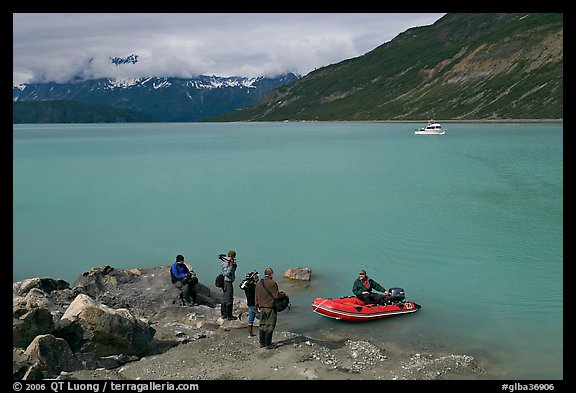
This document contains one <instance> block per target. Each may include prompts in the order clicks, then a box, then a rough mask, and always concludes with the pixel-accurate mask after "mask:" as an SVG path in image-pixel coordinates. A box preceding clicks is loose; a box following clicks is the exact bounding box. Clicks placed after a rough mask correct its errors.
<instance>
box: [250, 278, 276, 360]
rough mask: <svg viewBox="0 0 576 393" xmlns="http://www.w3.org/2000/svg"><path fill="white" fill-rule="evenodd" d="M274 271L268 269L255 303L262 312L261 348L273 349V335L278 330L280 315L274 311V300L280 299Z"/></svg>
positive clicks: (258, 289)
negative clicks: (277, 324)
mask: <svg viewBox="0 0 576 393" xmlns="http://www.w3.org/2000/svg"><path fill="white" fill-rule="evenodd" d="M273 274H274V271H273V270H272V268H270V267H267V268H266V269H265V270H264V278H263V279H262V280H260V281H259V282H258V285H256V292H255V302H256V307H258V309H259V310H260V327H259V336H258V339H259V341H260V348H263V347H266V348H267V349H272V348H274V347H275V346H274V345H273V344H272V334H273V333H274V329H275V328H276V320H277V317H278V313H277V312H276V310H275V309H274V299H276V298H277V297H278V284H277V283H276V281H274V279H273V278H272V275H273Z"/></svg>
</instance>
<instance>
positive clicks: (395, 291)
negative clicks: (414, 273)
mask: <svg viewBox="0 0 576 393" xmlns="http://www.w3.org/2000/svg"><path fill="white" fill-rule="evenodd" d="M388 293H389V294H390V301H392V302H401V301H402V300H404V297H405V296H404V289H402V288H390V289H389V290H388Z"/></svg>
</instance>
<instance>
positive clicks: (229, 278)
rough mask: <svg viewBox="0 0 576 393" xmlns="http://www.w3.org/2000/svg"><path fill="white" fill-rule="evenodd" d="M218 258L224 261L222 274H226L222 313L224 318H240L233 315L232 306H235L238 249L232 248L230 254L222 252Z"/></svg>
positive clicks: (230, 319)
mask: <svg viewBox="0 0 576 393" xmlns="http://www.w3.org/2000/svg"><path fill="white" fill-rule="evenodd" d="M218 258H219V259H220V260H221V261H222V272H221V273H222V275H223V276H224V287H223V288H222V290H223V291H224V294H223V297H222V304H221V306H220V314H221V316H222V319H227V320H229V321H232V320H234V319H238V317H235V316H233V315H232V307H234V286H233V283H234V280H235V279H236V268H237V267H238V265H237V264H236V251H234V250H230V251H228V254H227V255H225V254H220V255H218Z"/></svg>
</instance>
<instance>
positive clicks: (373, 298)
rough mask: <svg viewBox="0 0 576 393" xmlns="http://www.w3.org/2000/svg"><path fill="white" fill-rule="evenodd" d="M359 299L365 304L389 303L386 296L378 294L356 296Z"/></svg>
mask: <svg viewBox="0 0 576 393" xmlns="http://www.w3.org/2000/svg"><path fill="white" fill-rule="evenodd" d="M356 297H357V298H358V299H360V300H362V301H363V302H364V304H380V305H383V304H386V303H387V302H388V299H387V297H386V296H384V295H380V294H378V293H372V292H370V293H367V294H362V295H357V296H356Z"/></svg>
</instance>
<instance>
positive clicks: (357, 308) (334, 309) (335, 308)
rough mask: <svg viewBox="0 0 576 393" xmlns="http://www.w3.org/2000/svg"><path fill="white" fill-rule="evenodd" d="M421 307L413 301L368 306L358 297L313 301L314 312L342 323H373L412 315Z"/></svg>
mask: <svg viewBox="0 0 576 393" xmlns="http://www.w3.org/2000/svg"><path fill="white" fill-rule="evenodd" d="M420 307H421V306H420V305H419V304H416V303H414V302H411V301H407V300H404V299H403V296H402V300H391V301H389V302H388V303H387V304H384V305H378V304H367V305H365V304H364V302H363V301H362V300H360V299H358V298H357V297H356V296H347V297H341V298H323V297H317V298H316V299H314V300H313V301H312V311H314V312H315V313H318V314H320V315H323V316H325V317H329V318H334V319H340V320H342V321H353V322H361V321H372V320H376V319H383V318H389V317H393V316H397V315H404V314H412V313H415V312H416V311H418V310H419V309H420Z"/></svg>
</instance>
